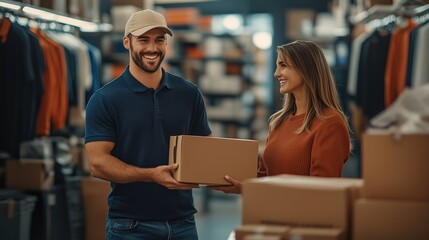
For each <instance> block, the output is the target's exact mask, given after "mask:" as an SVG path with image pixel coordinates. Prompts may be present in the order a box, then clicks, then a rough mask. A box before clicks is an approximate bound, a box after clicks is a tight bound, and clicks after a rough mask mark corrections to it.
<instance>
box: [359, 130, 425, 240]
mask: <svg viewBox="0 0 429 240" xmlns="http://www.w3.org/2000/svg"><path fill="white" fill-rule="evenodd" d="M428 143H429V134H405V135H401V136H399V137H395V135H391V134H380V133H379V134H372V133H366V134H365V135H364V136H363V145H362V153H363V154H362V161H363V179H364V185H363V188H362V196H363V198H362V199H359V200H358V201H357V202H356V203H355V209H354V211H355V215H354V221H353V222H354V235H353V239H354V240H361V239H362V240H363V239H365V240H371V239H374V240H375V239H390V240H392V239H398V240H399V239H429V175H428V174H427V170H428V169H429V148H428Z"/></svg>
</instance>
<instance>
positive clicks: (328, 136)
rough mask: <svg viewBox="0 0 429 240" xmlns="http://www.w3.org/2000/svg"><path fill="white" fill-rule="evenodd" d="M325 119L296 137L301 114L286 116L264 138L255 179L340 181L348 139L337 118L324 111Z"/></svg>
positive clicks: (338, 116) (301, 119) (347, 156)
mask: <svg viewBox="0 0 429 240" xmlns="http://www.w3.org/2000/svg"><path fill="white" fill-rule="evenodd" d="M324 115H325V116H326V119H324V120H320V119H315V120H314V121H313V123H312V124H311V126H310V133H307V132H303V133H301V134H296V133H295V132H296V131H297V129H298V128H299V127H300V126H301V125H302V123H303V121H304V114H301V115H296V116H289V117H288V118H286V119H285V120H283V122H282V123H281V124H280V125H279V126H278V127H277V128H276V129H275V130H274V131H273V132H271V133H270V135H269V136H268V140H267V146H266V148H265V151H264V153H263V155H262V158H261V160H260V163H259V170H258V176H259V177H261V176H273V175H278V174H285V173H287V174H295V175H310V176H321V177H340V176H341V172H342V169H343V165H344V163H345V161H347V159H348V158H349V151H350V138H349V133H348V129H347V126H346V125H345V124H344V122H343V121H342V119H341V116H340V114H338V113H337V112H335V111H334V110H332V109H326V110H325V111H324Z"/></svg>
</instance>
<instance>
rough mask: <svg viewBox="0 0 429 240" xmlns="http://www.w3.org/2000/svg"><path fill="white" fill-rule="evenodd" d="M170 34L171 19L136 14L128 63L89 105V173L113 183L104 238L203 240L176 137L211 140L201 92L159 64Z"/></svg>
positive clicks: (128, 34) (128, 30) (129, 30)
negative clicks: (175, 152)
mask: <svg viewBox="0 0 429 240" xmlns="http://www.w3.org/2000/svg"><path fill="white" fill-rule="evenodd" d="M166 34H169V35H170V36H172V35H173V34H172V32H171V30H170V29H169V28H168V27H167V23H166V20H165V18H164V17H163V16H162V15H161V14H159V13H157V12H155V11H152V10H149V9H146V10H143V11H139V12H136V13H134V14H133V15H131V17H130V18H129V20H128V22H127V24H126V26H125V35H124V37H123V44H124V46H125V48H127V49H128V50H129V54H130V57H129V59H130V63H129V66H128V67H127V68H126V69H125V71H124V72H123V73H122V75H121V76H120V77H118V78H117V79H115V80H114V81H112V82H111V83H109V84H107V85H105V86H104V87H102V88H101V89H100V90H98V91H97V92H95V93H94V95H93V96H92V97H91V99H90V101H89V103H88V105H87V108H86V132H85V143H86V144H85V148H86V150H87V153H88V157H89V166H90V171H91V175H93V176H94V177H97V178H101V179H105V180H108V181H110V182H111V187H112V190H111V192H110V194H109V198H108V204H109V213H108V219H107V224H106V239H115V240H116V239H145V240H147V239H154V240H159V239H189V240H193V239H198V236H197V231H196V226H195V221H194V214H195V212H196V210H195V208H194V204H193V197H192V188H194V187H198V185H195V184H183V183H179V182H177V181H176V180H175V179H174V178H173V177H172V175H171V172H172V171H174V170H175V169H176V168H177V167H178V166H177V165H176V164H175V165H168V149H169V139H170V136H173V135H199V136H208V135H211V130H210V127H209V124H208V121H207V114H206V110H205V106H204V101H203V97H202V95H201V92H200V91H199V89H198V88H197V86H195V85H194V84H192V83H190V82H187V81H185V80H184V79H182V78H180V77H177V76H174V75H171V74H169V73H167V72H166V71H165V70H164V69H162V68H161V67H160V65H161V63H162V60H163V59H164V56H165V51H166V47H167V39H166Z"/></svg>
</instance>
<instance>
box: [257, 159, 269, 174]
mask: <svg viewBox="0 0 429 240" xmlns="http://www.w3.org/2000/svg"><path fill="white" fill-rule="evenodd" d="M258 164H259V165H258V172H257V173H258V177H266V176H268V172H267V169H266V167H265V164H264V159H263V158H262V157H261V159H260V160H259V163H258Z"/></svg>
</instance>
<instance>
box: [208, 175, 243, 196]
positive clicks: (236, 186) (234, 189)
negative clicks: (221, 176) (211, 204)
mask: <svg viewBox="0 0 429 240" xmlns="http://www.w3.org/2000/svg"><path fill="white" fill-rule="evenodd" d="M225 180H226V181H228V182H229V183H231V185H228V186H212V187H210V186H209V187H208V188H209V189H213V190H217V191H222V192H224V193H236V194H241V182H240V181H238V180H237V179H235V178H232V177H230V176H228V175H225Z"/></svg>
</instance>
